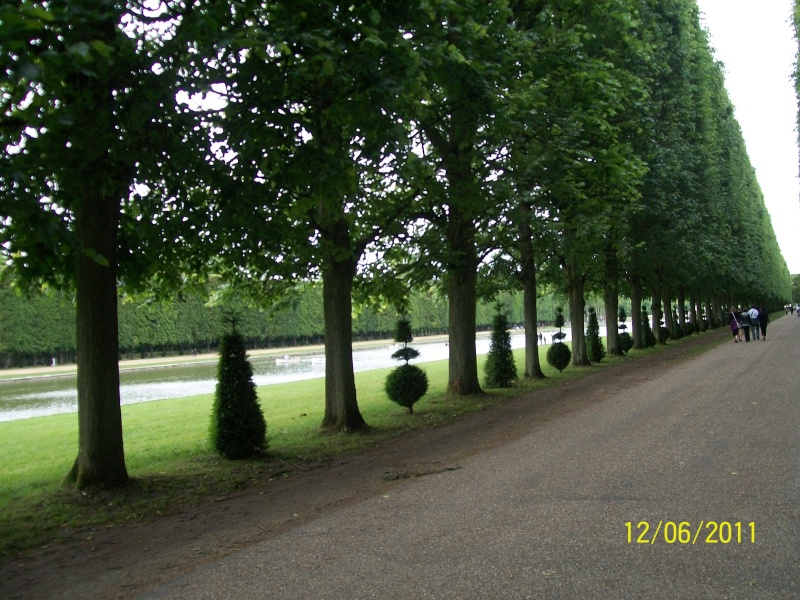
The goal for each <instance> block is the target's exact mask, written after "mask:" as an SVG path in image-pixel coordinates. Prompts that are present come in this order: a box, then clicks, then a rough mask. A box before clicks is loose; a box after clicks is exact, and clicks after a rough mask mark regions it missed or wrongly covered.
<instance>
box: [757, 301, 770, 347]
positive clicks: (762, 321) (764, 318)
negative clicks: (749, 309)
mask: <svg viewBox="0 0 800 600" xmlns="http://www.w3.org/2000/svg"><path fill="white" fill-rule="evenodd" d="M768 323H769V314H767V309H766V308H764V307H763V306H762V307H761V310H760V311H758V324H759V325H760V326H761V339H762V340H764V341H767V324H768Z"/></svg>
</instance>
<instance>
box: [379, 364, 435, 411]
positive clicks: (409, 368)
mask: <svg viewBox="0 0 800 600" xmlns="http://www.w3.org/2000/svg"><path fill="white" fill-rule="evenodd" d="M384 390H386V395H387V396H389V400H391V401H392V402H396V403H397V404H399V405H400V406H404V407H406V408H407V409H408V412H409V414H414V403H415V402H416V401H417V400H419V399H420V398H422V397H423V396H424V395H425V392H427V391H428V375H427V373H425V371H423V370H422V369H420V368H419V367H418V366H416V365H409V364H405V365H400V366H399V367H397V368H396V369H395V370H394V371H392V372H391V373H389V376H388V377H387V378H386V383H385V385H384Z"/></svg>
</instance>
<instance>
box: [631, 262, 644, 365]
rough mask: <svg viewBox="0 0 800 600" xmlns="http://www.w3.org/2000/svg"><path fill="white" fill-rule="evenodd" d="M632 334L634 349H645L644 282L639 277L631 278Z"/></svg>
mask: <svg viewBox="0 0 800 600" xmlns="http://www.w3.org/2000/svg"><path fill="white" fill-rule="evenodd" d="M630 284H631V333H632V335H633V347H634V348H636V349H637V350H643V349H644V340H643V339H642V282H641V281H640V280H639V278H638V277H631V280H630Z"/></svg>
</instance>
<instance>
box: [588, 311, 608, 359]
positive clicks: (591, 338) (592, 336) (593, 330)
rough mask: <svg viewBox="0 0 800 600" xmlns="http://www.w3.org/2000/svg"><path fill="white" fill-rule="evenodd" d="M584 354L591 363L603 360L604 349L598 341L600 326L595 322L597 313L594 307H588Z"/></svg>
mask: <svg viewBox="0 0 800 600" xmlns="http://www.w3.org/2000/svg"><path fill="white" fill-rule="evenodd" d="M586 354H587V355H588V357H589V360H590V361H591V362H593V363H598V362H600V361H601V360H603V357H604V356H605V355H606V349H605V346H604V345H603V340H601V339H600V324H599V323H598V322H597V313H596V312H595V310H594V307H589V324H588V325H587V326H586Z"/></svg>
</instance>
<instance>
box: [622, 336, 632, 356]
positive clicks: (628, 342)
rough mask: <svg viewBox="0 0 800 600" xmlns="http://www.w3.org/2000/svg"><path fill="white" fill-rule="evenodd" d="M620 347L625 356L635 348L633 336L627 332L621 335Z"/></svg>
mask: <svg viewBox="0 0 800 600" xmlns="http://www.w3.org/2000/svg"><path fill="white" fill-rule="evenodd" d="M619 347H620V349H621V350H622V351H623V352H624V353H625V354H627V353H628V352H629V351H630V349H631V348H633V336H632V335H631V334H630V333H628V332H627V331H624V332H622V333H620V334H619Z"/></svg>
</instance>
